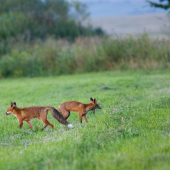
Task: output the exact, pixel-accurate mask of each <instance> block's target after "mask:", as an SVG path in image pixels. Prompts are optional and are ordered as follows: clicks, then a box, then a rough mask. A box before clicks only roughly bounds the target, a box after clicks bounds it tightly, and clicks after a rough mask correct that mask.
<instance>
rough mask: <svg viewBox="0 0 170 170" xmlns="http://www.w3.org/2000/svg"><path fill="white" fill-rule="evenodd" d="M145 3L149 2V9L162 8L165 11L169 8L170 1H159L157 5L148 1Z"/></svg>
mask: <svg viewBox="0 0 170 170" xmlns="http://www.w3.org/2000/svg"><path fill="white" fill-rule="evenodd" d="M147 2H149V4H150V5H151V7H155V8H163V9H165V10H167V9H169V8H170V0H159V3H157V2H153V1H149V0H147Z"/></svg>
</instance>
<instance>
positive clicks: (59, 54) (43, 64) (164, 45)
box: [0, 34, 170, 78]
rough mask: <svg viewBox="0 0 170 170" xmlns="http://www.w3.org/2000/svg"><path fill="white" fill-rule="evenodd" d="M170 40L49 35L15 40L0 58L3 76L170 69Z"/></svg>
mask: <svg viewBox="0 0 170 170" xmlns="http://www.w3.org/2000/svg"><path fill="white" fill-rule="evenodd" d="M169 46H170V40H152V39H150V38H149V37H148V36H147V34H143V35H139V36H137V37H131V36H129V37H126V38H123V39H112V38H101V37H88V38H87V37H86V38H81V37H79V38H77V39H76V41H75V42H72V43H70V42H69V41H66V40H64V39H59V40H55V39H53V38H49V39H47V40H46V41H44V42H43V41H38V40H37V41H35V42H34V44H23V45H22V44H18V45H16V44H15V48H14V49H13V50H12V52H11V53H9V54H8V55H4V56H3V57H2V58H0V77H1V78H2V77H22V76H27V77H33V76H48V75H61V74H73V73H86V72H92V71H93V72H94V71H106V70H115V69H119V70H126V69H128V70H139V69H142V70H165V69H170V48H169Z"/></svg>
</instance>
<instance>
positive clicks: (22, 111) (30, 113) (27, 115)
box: [5, 102, 69, 130]
mask: <svg viewBox="0 0 170 170" xmlns="http://www.w3.org/2000/svg"><path fill="white" fill-rule="evenodd" d="M48 111H50V112H51V113H52V115H53V116H54V117H55V118H56V119H57V120H58V121H59V122H60V123H62V124H65V125H69V123H68V122H67V121H66V120H65V119H64V118H63V116H62V115H61V114H60V112H58V111H57V110H56V109H55V108H54V107H51V106H46V107H43V106H33V107H25V108H19V107H17V106H16V103H15V102H14V103H12V102H11V103H10V105H9V108H8V109H7V112H6V113H5V114H6V115H9V114H13V115H14V116H16V118H17V119H18V121H19V128H22V125H23V121H26V122H27V123H28V124H29V126H30V127H31V129H33V126H32V124H31V120H30V119H32V118H38V119H39V120H41V121H42V122H44V123H45V126H44V128H43V130H44V129H45V128H46V127H47V126H48V125H49V126H51V128H53V125H52V124H51V123H50V122H49V121H48V120H47V115H48Z"/></svg>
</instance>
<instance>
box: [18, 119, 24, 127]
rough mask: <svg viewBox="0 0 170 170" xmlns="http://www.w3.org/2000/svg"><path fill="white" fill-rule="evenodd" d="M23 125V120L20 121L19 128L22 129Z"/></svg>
mask: <svg viewBox="0 0 170 170" xmlns="http://www.w3.org/2000/svg"><path fill="white" fill-rule="evenodd" d="M22 125H23V120H19V128H20V129H21V128H22Z"/></svg>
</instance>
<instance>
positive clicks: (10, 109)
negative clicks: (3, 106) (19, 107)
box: [5, 102, 16, 115]
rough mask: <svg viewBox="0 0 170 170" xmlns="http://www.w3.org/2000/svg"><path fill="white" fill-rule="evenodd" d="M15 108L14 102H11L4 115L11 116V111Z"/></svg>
mask: <svg viewBox="0 0 170 170" xmlns="http://www.w3.org/2000/svg"><path fill="white" fill-rule="evenodd" d="M15 107H16V103H15V102H14V103H12V102H11V103H10V105H9V107H8V109H7V111H6V113H5V114H6V115H10V114H13V109H14V108H15Z"/></svg>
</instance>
